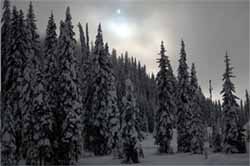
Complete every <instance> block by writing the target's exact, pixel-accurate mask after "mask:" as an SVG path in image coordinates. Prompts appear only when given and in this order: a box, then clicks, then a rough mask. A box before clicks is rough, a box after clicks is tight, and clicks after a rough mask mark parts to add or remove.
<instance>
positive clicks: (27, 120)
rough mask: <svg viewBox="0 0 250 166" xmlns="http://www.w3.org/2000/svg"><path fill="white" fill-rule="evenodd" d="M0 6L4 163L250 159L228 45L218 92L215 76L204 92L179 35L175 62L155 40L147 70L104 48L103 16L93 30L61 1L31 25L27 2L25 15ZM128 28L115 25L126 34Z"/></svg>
mask: <svg viewBox="0 0 250 166" xmlns="http://www.w3.org/2000/svg"><path fill="white" fill-rule="evenodd" d="M42 2H43V1H39V3H35V4H37V5H38V6H39V4H40V3H42ZM12 3H13V4H12ZM71 3H72V4H73V1H71ZM1 4H2V9H3V10H2V11H3V13H2V20H1V61H2V63H1V165H6V166H12V165H39V166H44V165H111V164H118V165H120V164H141V165H175V164H177V165H179V164H183V165H192V164H195V165H196V164H198V165H200V164H201V165H221V164H224V165H227V164H230V165H248V164H249V159H248V155H249V142H250V130H249V126H250V123H249V119H250V118H249V113H250V97H249V94H248V90H247V88H248V87H245V86H244V87H242V85H243V84H240V83H239V82H237V81H236V80H235V79H234V77H235V73H234V72H235V69H234V67H233V66H234V62H233V60H234V59H233V58H231V54H230V53H231V52H229V51H226V50H225V51H223V55H222V57H223V59H221V61H222V64H221V65H220V66H222V69H223V70H222V71H221V72H219V76H218V77H219V78H217V77H213V79H214V80H220V82H219V84H220V88H219V89H217V90H216V91H217V93H219V95H220V97H218V96H217V98H215V97H214V96H213V95H214V89H213V80H207V83H208V85H209V88H208V89H206V90H207V91H209V96H206V95H205V94H204V90H203V88H202V84H201V83H200V81H199V80H200V77H198V76H199V75H198V73H199V72H201V71H202V67H201V68H197V66H202V65H205V64H204V62H203V64H201V65H199V63H198V62H199V61H198V60H199V59H198V58H197V59H192V58H193V57H192V54H189V52H188V50H189V49H190V48H189V47H187V46H186V42H184V39H180V42H179V43H178V45H179V47H180V48H179V49H178V54H177V55H175V58H176V59H178V60H177V61H176V63H175V64H176V68H174V67H172V64H173V61H172V60H173V57H171V56H172V55H170V53H169V52H168V51H167V50H168V47H170V46H169V45H171V44H168V43H165V42H164V41H162V40H161V39H157V47H156V48H157V49H155V52H153V53H152V54H153V55H156V56H155V57H154V59H153V60H154V63H155V64H156V65H157V67H156V69H157V72H156V73H154V72H152V71H149V69H148V68H147V67H146V65H144V64H142V60H141V59H140V60H139V59H138V57H136V56H135V57H134V56H130V55H129V53H128V51H124V52H123V53H121V54H120V55H119V53H118V51H117V50H116V49H115V48H113V49H110V46H109V44H108V42H106V41H105V39H106V38H104V34H105V32H103V27H106V26H105V25H106V24H105V23H106V21H105V20H103V19H100V20H101V21H103V22H104V23H103V24H101V23H99V25H98V27H97V31H96V30H93V29H94V28H90V27H89V24H88V23H86V24H85V26H83V24H82V23H79V22H78V23H77V25H75V20H74V16H73V15H71V14H72V10H71V8H70V7H69V6H70V5H67V6H65V8H63V9H65V11H63V13H64V14H63V15H61V16H60V17H62V19H61V21H60V22H59V18H58V15H57V13H56V12H54V11H51V12H50V13H49V15H47V14H48V13H46V16H47V17H46V19H48V20H46V21H47V22H46V23H44V24H45V25H46V29H43V28H41V29H38V26H37V23H38V22H39V21H42V19H41V18H40V17H37V15H36V12H35V11H36V8H35V7H34V6H35V5H33V2H26V1H24V2H22V3H21V6H22V5H25V6H26V7H27V10H26V12H24V7H20V6H19V5H20V4H19V1H14V0H13V1H11V0H4V1H3V2H2V1H1ZM18 4H19V5H18ZM49 4H50V3H49ZM43 5H48V4H46V2H43ZM43 5H41V6H40V7H41V8H43ZM58 5H59V4H57V5H55V6H54V8H57V6H58ZM38 9H39V7H38ZM56 11H57V12H60V11H61V9H60V10H59V11H58V10H56ZM73 12H75V11H74V10H73ZM116 13H117V14H118V15H121V10H120V9H119V10H117V11H116ZM37 14H38V15H39V14H41V15H44V14H45V12H41V13H37ZM38 18H39V19H38ZM76 18H77V17H76ZM57 19H58V20H57ZM93 19H94V18H93ZM100 20H98V21H100ZM138 21H139V20H138ZM57 22H59V24H57ZM103 25H104V26H103ZM111 25H113V24H111ZM128 27H129V26H125V25H122V26H118V27H115V29H116V30H117V29H122V31H119V32H121V33H123V35H125V36H123V35H120V34H119V35H120V37H121V38H122V37H125V39H127V40H128V38H126V37H129V36H130V35H132V33H131V32H130V31H129V28H128ZM111 29H112V30H113V31H115V30H114V27H113V26H111ZM42 31H43V33H42ZM90 31H95V34H94V35H93V36H90V34H91V33H90ZM76 32H78V33H76ZM76 34H79V36H77V35H76ZM112 35H115V33H112ZM116 35H118V34H116ZM160 37H161V36H160ZM110 38H112V37H110V36H109V38H108V37H107V40H109V39H110ZM178 40H179V39H178ZM150 41H151V40H150ZM114 43H116V42H114ZM114 43H112V44H114ZM142 43H144V40H143V42H142ZM136 48H137V47H136V46H132V47H130V50H131V52H132V51H133V50H136ZM142 48H143V50H144V49H146V48H147V46H143V47H142ZM142 48H141V49H142ZM194 49H195V48H194ZM196 49H197V47H196ZM232 49H233V48H232ZM153 50H154V49H153ZM156 50H157V51H156ZM190 50H192V49H190ZM146 52H147V51H144V53H145V54H146ZM141 54H143V53H141ZM216 54H217V53H216ZM190 60H192V63H190V64H189V61H190ZM216 60H217V59H216ZM223 60H224V61H223ZM205 63H207V62H205ZM248 66H249V64H248ZM214 67H216V66H214ZM238 68H240V67H239V66H238ZM197 69H199V70H197ZM203 72H204V71H203ZM247 74H248V76H249V73H247ZM237 75H239V73H237ZM248 76H247V75H244V74H243V75H241V77H248ZM241 77H240V78H241ZM235 82H237V84H235ZM237 87H239V88H240V89H241V90H242V89H244V91H243V92H242V91H241V92H242V93H241V94H240V97H241V99H240V98H239V97H238V93H237V90H238V89H237Z"/></svg>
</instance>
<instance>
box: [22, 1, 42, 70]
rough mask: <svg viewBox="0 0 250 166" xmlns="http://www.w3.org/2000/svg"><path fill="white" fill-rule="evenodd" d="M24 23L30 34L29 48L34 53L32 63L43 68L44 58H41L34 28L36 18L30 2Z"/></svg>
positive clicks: (35, 27)
mask: <svg viewBox="0 0 250 166" xmlns="http://www.w3.org/2000/svg"><path fill="white" fill-rule="evenodd" d="M26 23H27V25H26V27H27V30H29V31H30V33H31V47H32V50H33V51H34V59H33V60H32V61H33V62H32V63H36V64H37V65H39V66H38V67H43V60H44V58H42V57H41V48H40V41H39V34H38V32H37V26H36V16H35V13H34V9H33V4H32V2H31V1H30V3H29V9H28V12H27V16H26Z"/></svg>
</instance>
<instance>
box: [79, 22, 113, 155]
mask: <svg viewBox="0 0 250 166" xmlns="http://www.w3.org/2000/svg"><path fill="white" fill-rule="evenodd" d="M91 73H92V74H91V78H90V83H89V87H88V92H87V98H86V107H85V113H86V115H88V117H87V116H85V117H84V119H85V121H86V118H88V121H87V123H86V124H84V125H85V126H86V125H88V126H86V127H84V128H85V131H84V134H85V136H84V137H85V143H86V141H89V145H88V146H89V147H88V149H89V150H91V151H93V152H94V153H95V155H105V154H107V153H109V152H110V150H111V145H110V144H109V143H110V130H111V126H110V125H111V123H114V124H116V123H117V122H115V121H116V120H115V119H116V118H115V119H114V120H115V121H113V120H111V119H110V118H113V117H112V116H116V115H115V114H117V113H116V112H117V104H116V102H117V101H116V91H115V89H114V76H113V71H112V67H111V61H110V57H109V53H108V47H106V49H105V47H104V43H103V37H102V30H101V25H99V27H98V33H97V36H96V41H95V48H94V50H93V53H92V55H91ZM113 113H114V114H113ZM111 114H113V115H111ZM110 122H111V123H110ZM112 126H113V124H112Z"/></svg>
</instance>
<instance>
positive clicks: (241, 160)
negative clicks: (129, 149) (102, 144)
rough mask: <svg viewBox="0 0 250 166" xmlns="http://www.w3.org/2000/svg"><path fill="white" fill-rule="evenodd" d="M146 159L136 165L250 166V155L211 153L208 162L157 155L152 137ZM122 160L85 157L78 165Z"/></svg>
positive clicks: (185, 156) (146, 145) (184, 155)
mask: <svg viewBox="0 0 250 166" xmlns="http://www.w3.org/2000/svg"><path fill="white" fill-rule="evenodd" d="M142 147H143V150H144V155H145V158H143V159H140V162H141V163H140V164H134V165H171V166H175V165H176V166H177V165H190V166H193V165H195V166H196V165H201V166H206V165H218V166H220V165H226V166H227V165H235V166H243V165H246V166H247V165H249V154H232V155H226V154H223V153H211V152H210V153H209V156H208V159H207V160H206V159H205V157H204V156H203V155H192V154H190V153H177V154H173V155H167V154H164V155H161V154H158V153H157V146H155V145H154V139H153V137H152V135H148V136H147V138H146V139H145V140H144V141H143V142H142ZM120 163H121V160H119V159H113V156H111V155H110V156H102V157H84V158H82V159H80V160H79V162H78V165H125V164H120Z"/></svg>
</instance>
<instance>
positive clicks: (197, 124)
mask: <svg viewBox="0 0 250 166" xmlns="http://www.w3.org/2000/svg"><path fill="white" fill-rule="evenodd" d="M190 98H191V101H190V105H191V106H190V107H191V111H192V120H191V135H192V139H191V147H190V148H191V152H192V153H198V154H201V153H202V151H203V141H204V140H203V135H204V131H203V130H204V125H203V122H202V114H201V113H202V112H201V111H202V110H201V95H200V91H199V86H198V80H197V76H196V69H195V65H194V63H193V64H192V68H191V80H190Z"/></svg>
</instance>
